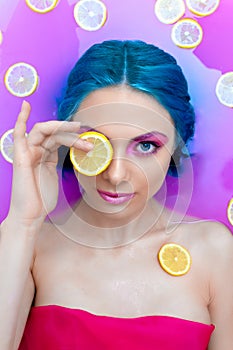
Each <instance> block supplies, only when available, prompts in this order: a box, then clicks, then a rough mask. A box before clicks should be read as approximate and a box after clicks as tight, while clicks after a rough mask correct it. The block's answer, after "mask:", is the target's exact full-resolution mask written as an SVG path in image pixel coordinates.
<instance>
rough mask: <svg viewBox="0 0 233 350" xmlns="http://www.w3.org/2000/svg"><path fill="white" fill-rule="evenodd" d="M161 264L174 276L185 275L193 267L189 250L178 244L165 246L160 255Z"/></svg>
mask: <svg viewBox="0 0 233 350" xmlns="http://www.w3.org/2000/svg"><path fill="white" fill-rule="evenodd" d="M158 260H159V263H160V265H161V267H162V269H163V270H164V271H166V272H167V273H168V274H170V275H172V276H182V275H185V274H186V273H187V272H188V271H189V270H190V267H191V256H190V254H189V252H188V251H187V249H185V248H184V247H182V246H181V245H179V244H176V243H167V244H164V245H163V246H162V247H161V248H160V250H159V253H158Z"/></svg>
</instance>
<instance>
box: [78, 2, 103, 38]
mask: <svg viewBox="0 0 233 350" xmlns="http://www.w3.org/2000/svg"><path fill="white" fill-rule="evenodd" d="M74 18H75V21H76V23H77V24H78V25H79V26H80V27H81V28H82V29H85V30H89V31H94V30H98V29H100V28H101V27H102V26H103V25H104V23H105V21H106V18H107V8H106V6H105V4H104V3H103V2H102V1H99V0H80V1H79V2H77V4H76V5H75V7H74Z"/></svg>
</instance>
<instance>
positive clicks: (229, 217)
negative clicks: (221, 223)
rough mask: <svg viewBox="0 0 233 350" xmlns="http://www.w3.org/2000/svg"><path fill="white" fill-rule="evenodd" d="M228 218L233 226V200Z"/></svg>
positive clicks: (228, 206)
mask: <svg viewBox="0 0 233 350" xmlns="http://www.w3.org/2000/svg"><path fill="white" fill-rule="evenodd" d="M227 218H228V220H229V222H230V224H231V225H232V226H233V198H231V200H230V201H229V203H228V205H227Z"/></svg>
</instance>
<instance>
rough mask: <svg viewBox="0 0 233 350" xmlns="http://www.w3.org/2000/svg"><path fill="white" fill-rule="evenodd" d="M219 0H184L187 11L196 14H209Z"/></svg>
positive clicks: (213, 10) (214, 9)
mask: <svg viewBox="0 0 233 350" xmlns="http://www.w3.org/2000/svg"><path fill="white" fill-rule="evenodd" d="M219 3H220V0H186V4H187V7H188V9H189V11H191V12H192V13H194V14H195V15H198V16H202V17H203V16H209V15H211V14H212V13H214V12H215V11H216V9H217V8H218V5H219Z"/></svg>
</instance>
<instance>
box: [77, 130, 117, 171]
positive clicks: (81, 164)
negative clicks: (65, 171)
mask: <svg viewBox="0 0 233 350" xmlns="http://www.w3.org/2000/svg"><path fill="white" fill-rule="evenodd" d="M79 138H81V139H82V140H85V141H88V142H91V143H92V144H93V145H94V147H93V149H92V150H91V151H89V152H84V151H82V150H80V149H78V148H75V147H71V148H70V160H71V162H72V164H73V166H74V168H75V169H76V170H77V171H78V172H79V173H81V174H83V175H87V176H96V175H99V174H100V173H102V172H103V171H104V170H105V169H106V168H107V167H108V166H109V164H110V163H111V160H112V157H113V148H112V145H111V143H110V141H109V140H108V138H107V137H106V136H104V135H103V134H101V133H98V132H96V131H87V132H84V133H83V134H80V135H79Z"/></svg>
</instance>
